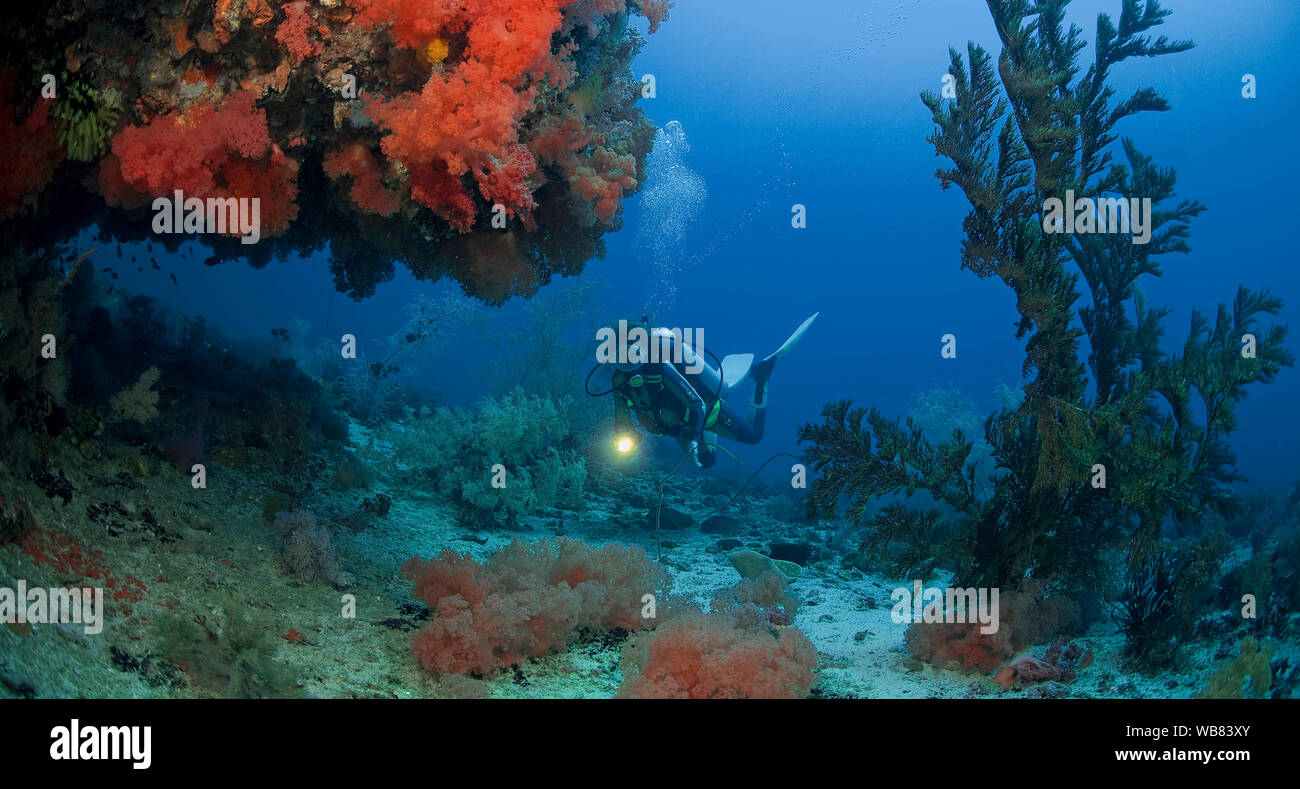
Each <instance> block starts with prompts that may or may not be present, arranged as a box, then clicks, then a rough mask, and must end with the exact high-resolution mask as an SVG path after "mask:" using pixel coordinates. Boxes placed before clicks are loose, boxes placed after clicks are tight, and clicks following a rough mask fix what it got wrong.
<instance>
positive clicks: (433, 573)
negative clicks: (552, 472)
mask: <svg viewBox="0 0 1300 789" xmlns="http://www.w3.org/2000/svg"><path fill="white" fill-rule="evenodd" d="M402 574H403V575H404V576H406V577H407V578H409V579H410V580H411V581H413V582H414V583H415V594H416V596H417V597H419V598H420V599H421V600H423V601H424V602H425V603H426V604H427V605H428V606H429V608H430V610H431V611H432V612H433V621H432V622H431V623H430V624H429V625H428V626H427V627H425V628H424V630H422V631H421V632H420V633H419V634H418V635H417V636H416V637H415V640H414V642H413V644H412V647H413V649H414V652H415V656H416V658H417V659H418V660H419V661H420V663H421V665H423V666H424V667H425V668H427V669H429V670H430V671H432V672H434V673H436V674H440V675H441V674H478V675H483V676H487V675H490V674H493V673H495V672H496V671H498V670H500V669H502V668H504V667H506V666H511V665H516V664H518V663H521V662H522V661H523V660H525V659H526V658H528V657H540V656H542V655H545V654H546V653H547V652H549V651H551V650H552V649H561V648H563V647H564V646H565V645H566V644H567V643H568V642H569V640H570V639H571V638H572V637H573V635H574V633H575V631H576V630H577V629H578V628H584V627H585V628H592V629H597V630H614V629H623V630H629V631H630V630H638V629H641V628H644V627H648V626H650V624H652V622H651V621H650V620H646V619H643V618H642V616H641V611H642V606H643V605H644V603H643V601H642V597H643V596H644V595H647V594H654V595H658V594H660V593H662V592H663V591H664V590H665V589H666V587H667V585H668V578H667V574H666V573H665V572H664V570H663V569H662V568H661V567H659V566H658V565H656V564H655V563H654V562H652V561H650V559H649V558H648V557H647V556H646V555H645V552H644V551H642V550H641V549H640V548H629V547H625V546H621V545H613V544H611V545H605V546H601V547H592V546H589V545H587V544H585V543H583V542H580V541H578V540H571V539H567V538H559V539H544V540H540V541H538V542H536V543H524V542H521V541H515V542H513V543H511V544H510V545H509V546H507V547H506V548H504V549H502V550H501V551H500V552H498V553H497V554H495V555H493V556H492V557H491V558H489V559H488V560H487V561H486V562H484V563H482V564H479V563H478V562H475V561H474V560H472V559H470V558H469V557H467V556H463V555H460V554H457V553H455V552H452V551H444V552H443V553H442V555H441V556H440V557H438V558H436V559H431V560H428V561H426V560H423V559H411V560H410V561H408V562H407V563H406V564H404V565H403V566H402Z"/></svg>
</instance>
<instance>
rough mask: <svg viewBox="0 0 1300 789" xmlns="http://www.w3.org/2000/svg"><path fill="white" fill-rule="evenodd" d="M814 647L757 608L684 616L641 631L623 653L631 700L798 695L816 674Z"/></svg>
mask: <svg viewBox="0 0 1300 789" xmlns="http://www.w3.org/2000/svg"><path fill="white" fill-rule="evenodd" d="M816 669H817V650H816V649H815V648H814V647H813V645H812V643H811V642H810V641H809V640H808V639H807V638H806V637H805V636H804V634H803V633H801V632H799V630H798V629H796V628H793V627H785V628H781V629H780V630H779V631H774V630H773V629H772V628H771V627H769V626H768V625H767V623H766V621H765V620H764V619H763V617H762V616H760V615H758V613H757V612H756V611H755V610H754V609H753V607H752V606H748V607H743V608H740V609H735V610H730V611H722V612H712V613H708V614H704V613H696V614H687V615H685V616H680V617H677V618H674V619H672V620H670V621H669V622H667V623H666V624H664V625H661V626H660V627H659V628H658V629H656V630H654V631H652V632H650V633H645V634H643V635H638V636H636V637H634V638H633V640H632V642H631V643H630V644H629V645H628V647H627V649H626V651H625V653H624V658H623V686H622V688H621V689H620V691H619V695H620V696H623V697H626V698H656V699H798V698H804V697H806V696H807V695H808V694H809V692H810V691H811V690H812V686H813V683H814V682H815V681H816V679H817V672H816Z"/></svg>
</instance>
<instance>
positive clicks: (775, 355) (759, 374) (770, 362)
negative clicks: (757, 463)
mask: <svg viewBox="0 0 1300 789" xmlns="http://www.w3.org/2000/svg"><path fill="white" fill-rule="evenodd" d="M818 315H821V313H820V312H814V313H813V314H812V317H810V318H808V320H806V321H804V322H803V323H801V324H799V328H797V329H795V330H794V334H791V335H790V337H789V339H787V340H786V341H785V342H783V343H781V347H780V348H777V349H776V350H775V351H774V352H772V353H771V354H770V355H769V356H767V358H765V359H763V361H761V362H758V363H757V364H755V365H753V366H752V367H750V368H749V377H750V378H752V379H754V381H755V382H757V383H763V382H765V381H767V379H768V377H769V376H771V375H772V368H773V367H775V366H776V363H777V362H779V361H781V359H783V358H784V357H785V355H786V354H787V353H789V352H790V349H791V348H793V347H794V346H795V344H796V343H798V342H799V340H800V338H802V337H803V335H804V332H806V331H808V328H809V327H810V326H812V325H813V321H815V320H817V316H818Z"/></svg>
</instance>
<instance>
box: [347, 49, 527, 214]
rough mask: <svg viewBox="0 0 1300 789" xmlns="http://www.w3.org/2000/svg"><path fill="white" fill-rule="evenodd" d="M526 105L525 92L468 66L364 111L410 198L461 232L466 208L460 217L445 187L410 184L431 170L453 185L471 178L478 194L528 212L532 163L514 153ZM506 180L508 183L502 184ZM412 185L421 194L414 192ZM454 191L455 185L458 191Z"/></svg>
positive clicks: (459, 205)
mask: <svg viewBox="0 0 1300 789" xmlns="http://www.w3.org/2000/svg"><path fill="white" fill-rule="evenodd" d="M531 101H532V97H531V94H530V93H528V92H523V93H519V92H516V91H515V89H514V88H512V87H510V86H509V85H506V84H505V83H503V82H501V81H499V80H495V79H492V78H491V76H490V75H489V68H488V66H487V65H486V64H484V63H482V62H480V61H469V62H466V63H463V64H461V65H460V66H458V67H457V68H456V69H455V70H454V71H453V72H452V73H451V74H448V75H445V76H436V75H435V76H434V77H433V78H431V79H430V80H429V82H428V83H427V84H426V85H425V86H424V89H423V90H422V91H421V92H420V93H418V94H415V93H406V94H402V95H400V96H397V97H396V98H394V99H392V100H390V101H373V102H371V103H370V104H369V105H367V110H368V112H369V113H370V116H371V117H372V118H373V119H374V120H375V122H376V123H378V124H379V125H380V126H381V127H383V128H385V129H387V130H388V131H389V134H388V135H387V136H385V137H384V139H383V142H382V146H383V150H384V153H385V154H386V155H388V156H390V157H393V158H395V159H397V160H398V161H400V162H402V163H403V164H404V165H405V166H406V168H407V169H408V170H410V171H412V177H413V182H412V197H414V198H415V199H416V200H418V201H420V202H421V203H423V204H424V205H426V206H428V207H429V208H430V209H432V210H433V211H434V212H435V213H437V214H438V215H439V216H441V217H442V218H443V219H446V220H447V221H448V222H451V223H452V224H454V225H456V226H457V227H458V228H459V229H461V231H462V232H466V231H467V230H468V229H469V227H470V226H471V225H472V224H473V220H472V216H473V214H474V211H473V209H472V202H471V204H470V210H469V211H468V212H467V211H466V210H465V204H464V203H463V202H461V201H459V200H456V199H454V198H452V197H451V196H450V195H448V194H447V193H446V189H447V186H448V184H447V183H446V182H445V181H443V182H440V183H439V184H437V188H430V186H431V185H430V183H429V180H430V179H431V178H434V177H435V175H434V174H431V173H429V172H426V173H424V175H423V178H424V180H425V183H423V184H417V183H415V181H414V173H415V171H416V170H417V169H418V168H430V169H432V170H434V171H437V173H438V176H440V175H441V174H442V173H445V174H446V176H448V177H450V178H452V179H457V180H458V179H459V178H460V176H462V175H464V174H466V173H470V172H472V174H473V175H474V177H475V178H476V179H478V180H479V183H480V189H482V190H485V191H491V192H492V193H494V194H499V195H504V196H505V198H506V199H507V200H508V202H506V206H507V208H508V209H509V210H510V211H511V212H512V213H513V212H516V211H519V212H527V211H529V210H531V208H532V199H531V193H530V192H528V191H526V190H527V187H526V180H527V176H528V175H531V173H532V169H533V168H534V167H535V164H532V162H531V156H530V157H528V161H527V162H522V161H520V160H519V157H518V154H517V149H516V148H515V144H516V140H515V124H516V123H517V121H518V119H519V117H520V116H522V115H523V113H524V112H525V111H526V110H527V108H528V106H529V105H530V103H531ZM512 159H513V160H514V161H515V162H516V163H517V164H516V165H515V166H514V171H513V173H512V174H510V175H509V176H507V175H506V174H505V172H504V170H503V163H507V164H508V163H510V162H511V161H512ZM529 165H531V166H529ZM507 178H512V179H513V181H514V183H513V184H509V185H507V184H506V183H505V181H506V179H507ZM417 186H420V187H422V190H421V191H420V192H419V193H417V190H416V188H415V187H417ZM461 188H462V187H460V186H459V184H457V189H461ZM466 199H467V200H468V199H469V198H468V196H466ZM466 213H468V214H469V215H470V219H469V221H466V218H465V214H466Z"/></svg>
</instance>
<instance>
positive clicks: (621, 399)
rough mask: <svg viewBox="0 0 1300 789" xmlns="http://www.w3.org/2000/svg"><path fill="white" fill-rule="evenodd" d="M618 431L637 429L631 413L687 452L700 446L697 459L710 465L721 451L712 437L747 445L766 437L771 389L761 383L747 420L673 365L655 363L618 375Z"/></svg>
mask: <svg viewBox="0 0 1300 789" xmlns="http://www.w3.org/2000/svg"><path fill="white" fill-rule="evenodd" d="M612 380H613V384H614V428H615V430H616V431H618V432H619V433H620V434H621V433H624V432H628V431H630V430H632V429H633V425H632V414H633V413H635V414H636V419H637V422H639V423H640V424H641V426H642V427H643V428H645V430H646V431H647V432H650V433H653V434H656V435H663V436H673V437H675V438H676V439H677V440H678V442H679V443H680V444H681V445H682V447H683V448H686V447H687V446H689V444H690V442H691V441H698V442H699V445H700V448H699V451H698V452H697V455H696V460H697V461H698V462H699V464H700V465H701V466H705V467H707V466H711V465H713V462H714V461H715V460H716V458H717V450H716V449H715V448H714V447H713V442H712V441H709V440H708V437H707V434H708V433H714V434H717V435H718V436H721V437H722V438H726V439H730V440H732V441H739V442H740V443H742V444H757V443H758V442H759V441H761V440H762V438H763V427H764V424H765V422H766V416H767V397H766V384H767V381H766V379H765V378H764V380H761V381H756V383H755V392H754V398H753V401H752V402H751V403H750V415H749V417H748V418H746V417H745V416H744V415H742V414H741V413H739V412H738V411H737V410H736V409H735V408H734V407H733V406H732V405H730V404H729V403H727V401H726V400H717V399H716V396H717V394H718V393H717V392H716V391H709V392H704V391H700V390H699V389H697V388H696V386H695V384H694V382H693V381H694V377H693V376H691V375H690V374H689V373H686V372H684V367H682V366H678V365H676V364H673V363H671V362H651V363H647V364H643V365H641V366H640V367H638V368H636V369H634V370H618V371H616V372H615V373H614V376H613V379H612Z"/></svg>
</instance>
